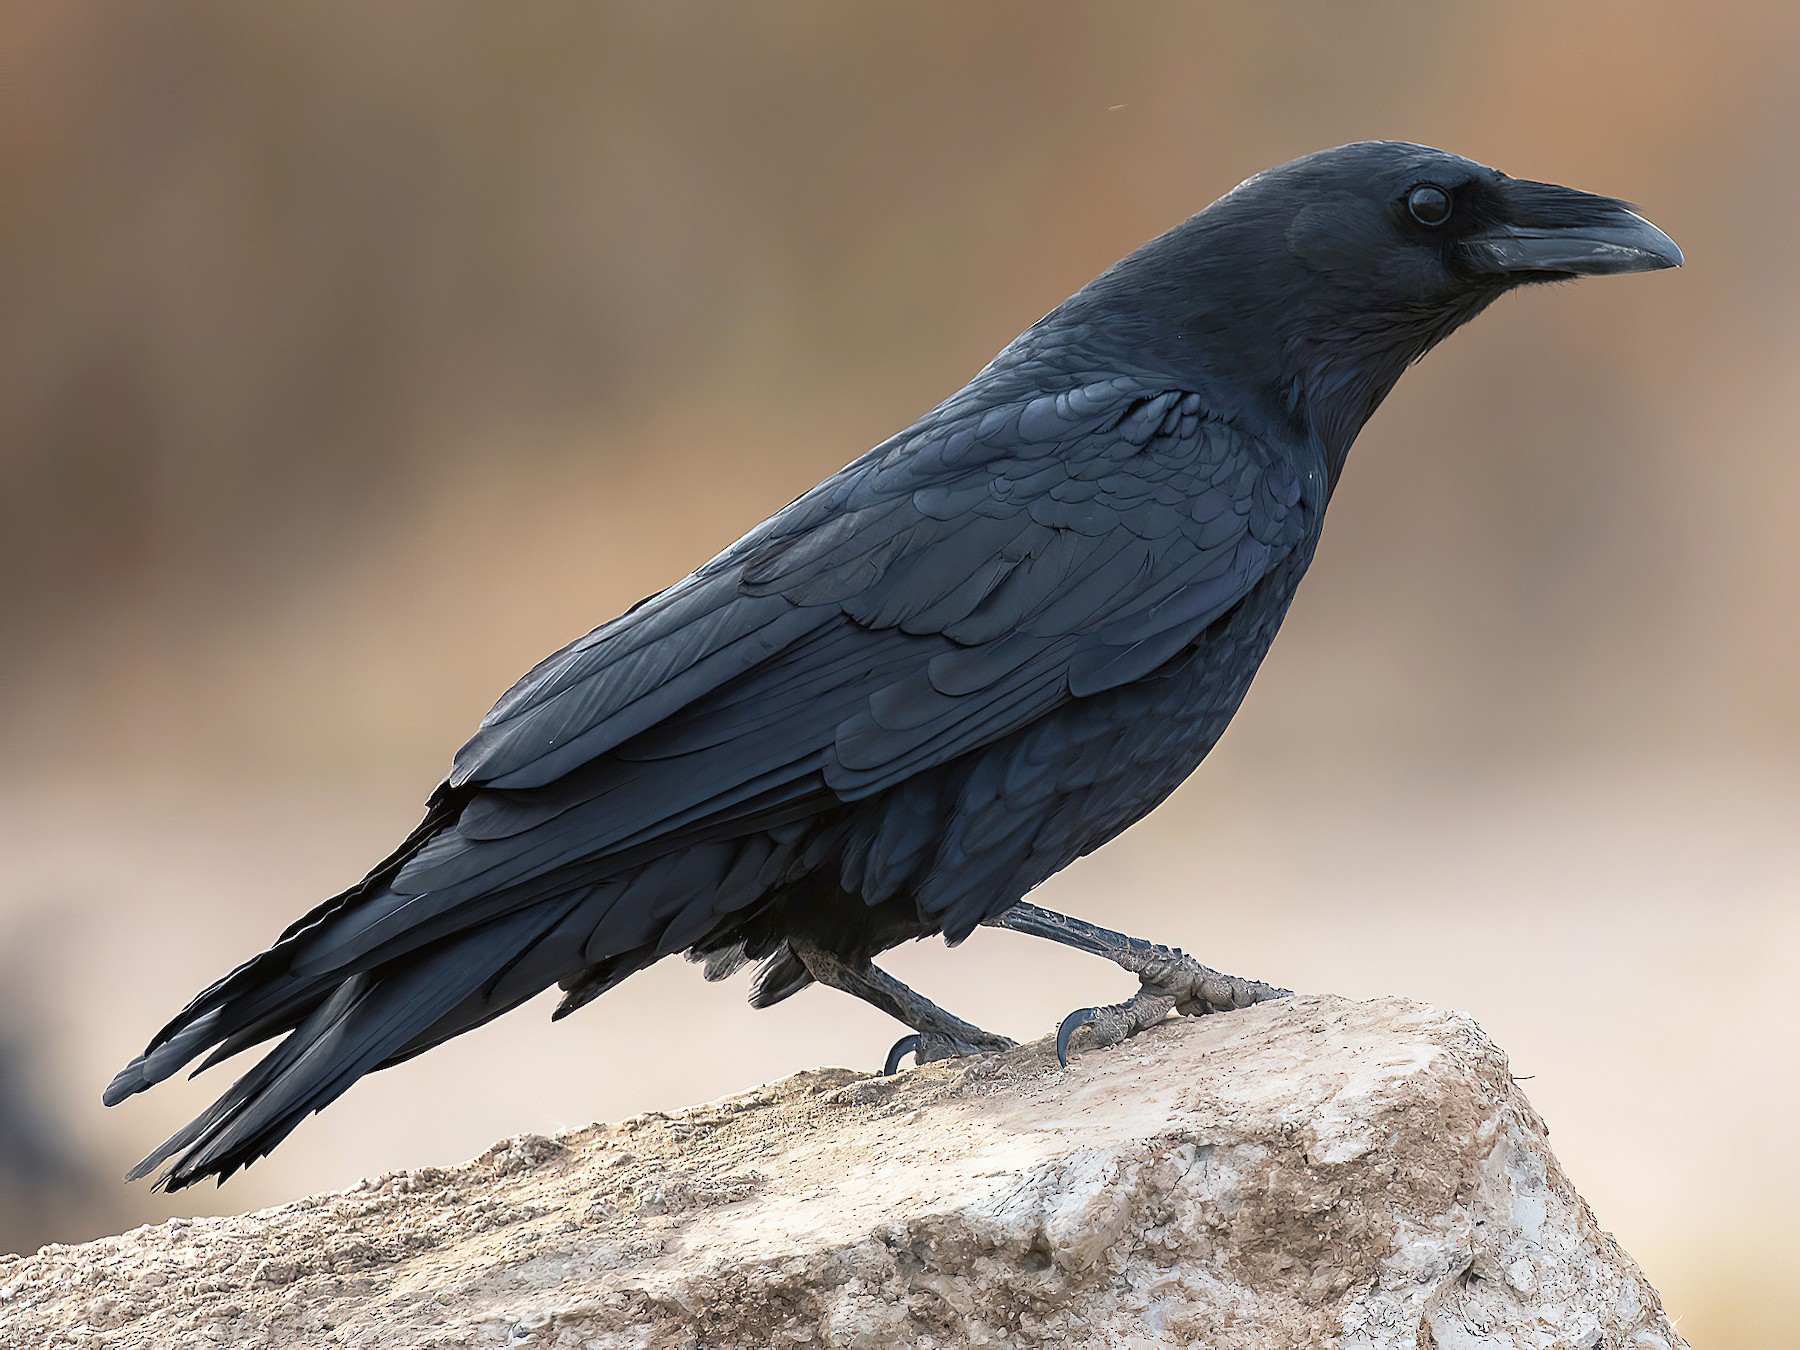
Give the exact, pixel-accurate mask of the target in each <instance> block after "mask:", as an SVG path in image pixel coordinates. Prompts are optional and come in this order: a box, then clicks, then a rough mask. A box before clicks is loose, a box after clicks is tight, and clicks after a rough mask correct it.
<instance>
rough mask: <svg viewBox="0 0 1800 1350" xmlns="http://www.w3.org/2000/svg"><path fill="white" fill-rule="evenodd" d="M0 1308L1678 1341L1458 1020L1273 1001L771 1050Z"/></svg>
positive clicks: (66, 1265) (358, 1338)
mask: <svg viewBox="0 0 1800 1350" xmlns="http://www.w3.org/2000/svg"><path fill="white" fill-rule="evenodd" d="M0 1343H4V1344H6V1345H19V1346H25V1345H30V1346H34V1347H54V1346H79V1347H83V1350H86V1347H106V1346H111V1347H124V1346H134V1347H135V1346H147V1345H153V1346H165V1345H169V1346H210V1345H226V1346H233V1347H239V1346H258V1345H268V1346H276V1345H279V1346H290V1345H333V1346H337V1345H350V1346H369V1347H382V1350H405V1348H407V1347H419V1348H420V1350H423V1348H424V1347H438V1348H446V1350H447V1348H448V1347H453V1346H513V1347H521V1346H523V1347H546V1348H548V1347H577V1346H581V1347H591V1348H593V1350H624V1348H625V1347H632V1348H633V1350H651V1348H652V1347H671V1348H673V1347H685V1348H688V1350H726V1348H727V1347H733V1348H735V1347H758V1348H760V1347H814V1348H816V1350H825V1348H826V1347H843V1348H845V1350H850V1348H852V1347H856V1348H863V1347H867V1348H868V1350H876V1348H878V1347H891V1346H913V1347H920V1348H921V1350H923V1347H952V1346H957V1347H960V1346H977V1345H992V1346H1007V1347H1016V1346H1040V1345H1054V1346H1076V1347H1093V1348H1094V1350H1099V1348H1100V1347H1105V1348H1106V1350H1120V1348H1121V1347H1151V1346H1170V1345H1198V1346H1206V1347H1218V1348H1220V1350H1224V1348H1225V1347H1239V1346H1241V1347H1255V1348H1256V1350H1267V1347H1277V1346H1296V1347H1299V1346H1306V1347H1312V1346H1320V1345H1335V1346H1341V1347H1344V1350H1376V1348H1377V1347H1382V1348H1386V1347H1395V1348H1396V1350H1398V1348H1399V1347H1404V1348H1405V1350H1417V1348H1418V1347H1427V1346H1434V1347H1438V1348H1439V1350H1477V1347H1480V1348H1481V1350H1497V1348H1498V1347H1511V1346H1531V1347H1551V1346H1556V1347H1592V1348H1593V1350H1599V1347H1607V1350H1666V1348H1669V1347H1675V1346H1679V1345H1682V1344H1683V1342H1682V1341H1681V1339H1680V1337H1679V1336H1677V1335H1676V1333H1675V1331H1674V1330H1673V1328H1672V1327H1671V1326H1670V1325H1669V1323H1668V1322H1667V1321H1666V1320H1665V1318H1664V1316H1663V1312H1662V1305H1661V1302H1660V1300H1659V1299H1658V1298H1657V1295H1656V1292H1655V1290H1653V1289H1652V1288H1651V1287H1650V1286H1649V1284H1647V1283H1646V1282H1645V1280H1644V1278H1643V1276H1642V1275H1641V1274H1640V1273H1639V1271H1638V1269H1637V1267H1636V1266H1635V1265H1634V1264H1633V1263H1632V1261H1631V1259H1630V1258H1629V1257H1628V1256H1626V1255H1625V1253H1624V1252H1622V1251H1621V1250H1620V1249H1619V1247H1618V1245H1617V1244H1616V1243H1615V1242H1614V1241H1613V1240H1612V1238H1611V1237H1609V1236H1608V1235H1607V1234H1606V1233H1605V1232H1603V1231H1602V1230H1601V1229H1600V1227H1599V1225H1598V1224H1597V1223H1596V1222H1595V1220H1594V1216H1593V1215H1592V1213H1590V1212H1589V1210H1588V1207H1587V1205H1586V1204H1585V1203H1584V1202H1583V1200H1582V1199H1581V1197H1580V1196H1579V1195H1578V1194H1576V1192H1575V1190H1574V1188H1573V1187H1572V1186H1570V1184H1569V1182H1568V1180H1567V1178H1565V1177H1564V1176H1563V1174H1562V1170H1561V1168H1560V1167H1559V1166H1558V1165H1557V1162H1556V1159H1555V1158H1554V1157H1553V1156H1552V1155H1551V1153H1550V1149H1549V1145H1548V1143H1547V1142H1546V1138H1545V1131H1544V1126H1543V1123H1542V1122H1541V1121H1540V1120H1539V1119H1538V1117H1537V1116H1536V1114H1535V1113H1534V1112H1533V1111H1532V1109H1531V1106H1530V1105H1529V1104H1528V1103H1527V1102H1526V1100H1525V1098H1524V1096H1523V1095H1522V1094H1521V1093H1520V1092H1519V1090H1518V1088H1517V1087H1516V1086H1515V1085H1514V1083H1513V1082H1512V1079H1511V1077H1510V1075H1509V1074H1508V1071H1507V1063H1506V1057H1505V1056H1504V1055H1503V1054H1501V1052H1500V1051H1499V1050H1498V1049H1496V1048H1495V1046H1494V1045H1493V1044H1492V1043H1491V1042H1490V1041H1488V1040H1487V1038H1486V1037H1485V1036H1483V1035H1482V1033H1481V1031H1480V1029H1479V1028H1478V1027H1477V1026H1476V1025H1475V1024H1474V1023H1473V1022H1471V1021H1469V1020H1468V1019H1467V1018H1465V1017H1461V1016H1458V1015H1455V1014H1451V1013H1444V1012H1438V1011H1436V1010H1434V1009H1431V1008H1426V1007H1422V1006H1420V1005H1417V1004H1412V1003H1404V1002H1399V1001H1395V1000H1380V1001H1374V1002H1368V1003H1353V1002H1349V1001H1346V1000H1341V999H1331V998H1294V999H1288V1000H1284V1001H1283V1002H1281V1003H1277V1004H1265V1005H1262V1006H1260V1007H1256V1008H1252V1009H1250V1010H1248V1011H1245V1012H1239V1013H1229V1014H1224V1015H1220V1016H1213V1017H1206V1018H1202V1019H1197V1020H1186V1021H1171V1022H1169V1023H1167V1024H1165V1025H1163V1026H1161V1027H1158V1028H1156V1029H1155V1030H1153V1031H1151V1032H1149V1033H1146V1034H1145V1035H1143V1036H1141V1037H1139V1038H1137V1039H1136V1040H1134V1041H1131V1042H1129V1043H1127V1044H1126V1045H1123V1046H1119V1047H1116V1048H1113V1049H1108V1050H1095V1049H1089V1050H1087V1051H1085V1052H1079V1053H1078V1054H1077V1057H1076V1058H1075V1060H1074V1061H1073V1063H1072V1065H1071V1067H1070V1068H1069V1070H1068V1071H1067V1072H1064V1071H1063V1070H1061V1069H1059V1068H1058V1067H1057V1064H1056V1061H1055V1058H1054V1057H1053V1056H1052V1054H1051V1053H1050V1051H1049V1049H1048V1047H1047V1045H1046V1044H1043V1043H1039V1044H1037V1045H1030V1046H1024V1047H1021V1048H1020V1049H1018V1050H1014V1051H1010V1052H1008V1053H1006V1054H1002V1055H993V1056H987V1057H984V1058H981V1059H976V1060H969V1061H962V1062H959V1063H952V1064H941V1065H931V1066H927V1067H925V1068H923V1069H917V1070H913V1071H911V1072H907V1073H904V1074H901V1075H899V1076H897V1077H895V1078H886V1079H884V1078H877V1077H870V1076H867V1075H864V1074H857V1073H851V1072H848V1071H845V1070H841V1069H826V1070H818V1071H814V1072H810V1073H802V1074H798V1075H796V1076H795V1077H793V1078H789V1079H786V1080H785V1081H783V1082H779V1083H775V1084H771V1085H769V1086H766V1087H762V1088H759V1089H757V1090H755V1091H753V1092H749V1093H746V1094H744V1095H742V1096H738V1097H733V1098H729V1099H727V1100H725V1101H721V1102H716V1103H712V1104H710V1105H706V1106H701V1107H696V1108H694V1109H693V1110H690V1111H683V1112H680V1113H678V1114H674V1115H662V1114H650V1115H646V1116H640V1117H638V1118H636V1119H634V1120H628V1121H625V1122H623V1123H622V1124H618V1125H612V1126H594V1127H592V1128H590V1129H587V1130H582V1131H578V1132H575V1133H572V1134H568V1135H563V1136H560V1137H558V1138H555V1139H546V1138H540V1137H535V1136H526V1137H523V1138H519V1139H513V1140H510V1141H508V1142H506V1143H504V1144H500V1145H498V1146H496V1147H495V1148H493V1149H490V1150H489V1151H488V1152H487V1153H486V1154H484V1155H482V1156H481V1157H480V1158H477V1159H476V1160H475V1161H473V1162H471V1163H468V1164H465V1165H463V1166H461V1167H456V1168H448V1169H439V1168H427V1169H424V1170H421V1171H417V1172H410V1173H406V1174H403V1175H396V1176H389V1177H383V1178H380V1179H379V1180H374V1181H367V1182H363V1183H362V1184H361V1185H359V1186H356V1187H353V1188H351V1189H350V1190H349V1191H346V1192H343V1193H341V1194H337V1195H327V1196H318V1197H314V1198H312V1199H307V1200H301V1201H298V1202H296V1203H294V1204H290V1205H284V1206H282V1207H280V1208H278V1209H272V1210H266V1211H264V1212H262V1213H259V1214H249V1215H244V1216H242V1217H238V1218H230V1219H207V1220H189V1221H183V1220H175V1221H173V1222H170V1223H167V1224H164V1225H162V1226H160V1227H156V1228H140V1229H137V1230H136V1231H134V1232H131V1233H126V1234H125V1235H123V1236H121V1237H116V1238H108V1239H104V1240H102V1241H99V1242H92V1243H88V1244H86V1245H84V1246H80V1247H47V1248H45V1249H44V1250H43V1251H41V1252H39V1253H38V1254H37V1255H35V1256H31V1257H27V1258H10V1259H0Z"/></svg>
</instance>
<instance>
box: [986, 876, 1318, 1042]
mask: <svg viewBox="0 0 1800 1350" xmlns="http://www.w3.org/2000/svg"><path fill="white" fill-rule="evenodd" d="M987 922H988V923H989V924H990V925H991V926H993V927H995V928H1005V929H1007V930H1009V931H1011V932H1014V933H1027V934H1030V935H1031V936H1032V937H1041V938H1049V939H1050V940H1051V941H1052V942H1060V943H1062V944H1063V945H1064V946H1065V947H1074V948H1075V949H1076V950H1078V951H1084V952H1089V953H1091V954H1093V955H1095V956H1104V957H1105V958H1106V959H1107V960H1108V961H1111V962H1113V963H1115V964H1116V965H1120V966H1123V967H1124V968H1125V969H1126V970H1129V971H1130V972H1131V973H1132V974H1133V975H1136V976H1137V977H1138V980H1139V981H1140V984H1141V987H1140V988H1139V989H1138V992H1137V993H1136V994H1135V995H1133V996H1132V997H1131V998H1129V999H1127V1000H1126V1001H1125V1002H1123V1003H1115V1004H1112V1005H1110V1006H1108V1007H1103V1008H1077V1009H1076V1010H1075V1011H1074V1012H1072V1013H1070V1014H1069V1015H1068V1016H1067V1017H1065V1018H1063V1021H1062V1025H1061V1026H1060V1027H1058V1028H1057V1029H1056V1057H1057V1059H1058V1060H1060V1061H1061V1062H1062V1063H1063V1064H1064V1065H1065V1066H1066V1065H1067V1064H1068V1062H1069V1039H1070V1037H1072V1036H1073V1035H1074V1034H1075V1032H1076V1031H1077V1030H1078V1029H1079V1028H1081V1027H1089V1028H1091V1029H1092V1034H1093V1036H1094V1039H1095V1040H1096V1041H1097V1042H1098V1043H1099V1044H1101V1045H1116V1044H1118V1043H1119V1042H1120V1041H1122V1040H1125V1039H1126V1038H1127V1037H1130V1036H1135V1035H1137V1033H1138V1032H1140V1031H1142V1030H1144V1029H1145V1028H1146V1027H1152V1026H1155V1025H1156V1024H1157V1023H1158V1022H1160V1021H1162V1020H1163V1018H1165V1017H1167V1016H1168V1015H1169V1011H1170V1009H1174V1010H1175V1011H1176V1012H1181V1013H1191V1014H1196V1015H1197V1014H1200V1013H1210V1012H1224V1011H1228V1010H1230V1009H1234V1008H1248V1007H1249V1006H1250V1005H1251V1004H1253V1003H1264V1002H1267V1001H1268V1000H1269V999H1272V998H1284V997H1286V996H1287V995H1288V994H1289V993H1290V992H1291V991H1290V990H1287V989H1277V988H1276V987H1275V986H1274V985H1271V984H1264V983H1263V982H1262V981H1261V980H1246V979H1243V978H1241V977H1239V976H1236V975H1225V974H1221V973H1220V972H1219V971H1216V970H1213V969H1212V968H1211V967H1209V966H1203V965H1201V964H1200V963H1199V962H1198V961H1196V960H1194V958H1193V957H1191V956H1187V955H1184V954H1183V953H1182V952H1180V951H1177V950H1176V949H1175V948H1173V947H1163V946H1160V945H1158V944H1156V943H1153V942H1146V941H1144V940H1143V939H1142V938H1134V937H1127V936H1126V935H1125V934H1123V933H1115V932H1113V931H1112V930H1111V929H1110V928H1101V927H1099V926H1098V925H1096V924H1091V923H1087V922H1086V921H1084V920H1082V919H1072V918H1069V917H1068V916H1067V915H1065V914H1057V913H1055V912H1054V911H1052V910H1048V909H1040V908H1038V907H1037V906H1036V905H1028V904H1026V903H1024V902H1023V901H1020V902H1019V903H1018V904H1016V905H1014V906H1013V907H1012V908H1011V909H1009V910H1007V911H1006V912H1005V913H1003V914H998V915H995V916H994V917H993V918H991V919H989V920H988V921H987Z"/></svg>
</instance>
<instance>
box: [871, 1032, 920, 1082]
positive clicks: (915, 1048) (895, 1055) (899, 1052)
mask: <svg viewBox="0 0 1800 1350" xmlns="http://www.w3.org/2000/svg"><path fill="white" fill-rule="evenodd" d="M921 1046H922V1042H921V1041H920V1040H919V1038H918V1037H917V1036H902V1037H901V1038H900V1039H899V1040H897V1041H895V1042H894V1048H893V1049H892V1050H890V1051H888V1053H887V1063H885V1064H883V1065H882V1066H881V1072H882V1074H883V1075H884V1076H891V1075H893V1074H896V1073H899V1072H900V1061H901V1060H903V1059H905V1058H906V1057H907V1056H908V1055H915V1056H918V1055H922V1053H923V1051H922V1049H921ZM915 1062H923V1061H922V1060H916V1061H915Z"/></svg>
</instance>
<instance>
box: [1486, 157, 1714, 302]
mask: <svg viewBox="0 0 1800 1350" xmlns="http://www.w3.org/2000/svg"><path fill="white" fill-rule="evenodd" d="M1505 196H1506V201H1507V207H1508V210H1507V217H1508V218H1507V219H1506V220H1504V221H1497V222H1495V223H1493V224H1491V225H1487V226H1484V227H1483V228H1482V229H1480V230H1478V231H1476V232H1475V233H1473V234H1471V235H1469V236H1467V237H1466V238H1465V239H1464V240H1463V241H1462V246H1461V251H1462V259H1463V264H1464V266H1465V267H1467V268H1468V270H1469V271H1471V272H1474V273H1477V274H1480V275H1485V276H1494V277H1504V278H1506V279H1507V280H1509V281H1539V280H1543V281H1548V280H1553V279H1555V278H1558V277H1597V276H1610V275H1612V274H1613V273H1615V272H1656V271H1660V270H1661V269H1662V268H1665V267H1680V266H1681V262H1682V258H1681V250H1680V249H1679V248H1677V247H1676V245H1675V241H1674V240H1673V239H1671V238H1669V236H1668V235H1666V234H1664V233H1663V232H1662V231H1661V230H1659V229H1657V228H1656V226H1654V225H1652V224H1651V223H1650V222H1649V221H1647V220H1645V219H1644V218H1643V217H1642V216H1640V215H1638V214H1637V212H1635V211H1632V210H1630V209H1629V208H1628V207H1626V206H1625V205H1624V204H1623V203H1622V202H1617V201H1614V200H1613V199H1612V198H1610V197H1596V196H1594V195H1592V194H1591V193H1587V192H1577V191H1575V190H1574V189H1573V188H1565V187H1556V186H1555V185H1553V184H1550V183H1530V182H1524V181H1521V180H1517V179H1515V180H1513V181H1511V182H1509V183H1508V184H1507V188H1506V192H1505Z"/></svg>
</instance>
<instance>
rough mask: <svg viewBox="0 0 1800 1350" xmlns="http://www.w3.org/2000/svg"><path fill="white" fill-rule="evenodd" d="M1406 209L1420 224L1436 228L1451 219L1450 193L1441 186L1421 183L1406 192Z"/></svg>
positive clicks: (1428, 227)
mask: <svg viewBox="0 0 1800 1350" xmlns="http://www.w3.org/2000/svg"><path fill="white" fill-rule="evenodd" d="M1406 209H1407V210H1408V211H1409V212H1410V213H1411V214H1412V218H1413V219H1414V220H1416V221H1418V222H1419V224H1421V225H1423V226H1425V227H1426V228H1427V229H1433V230H1435V229H1436V228H1437V227H1438V226H1439V225H1442V224H1443V223H1444V222H1445V221H1446V220H1448V219H1450V194H1449V193H1448V192H1445V191H1444V189H1442V188H1441V187H1436V186H1434V185H1432V184H1430V183H1421V184H1419V186H1418V187H1416V188H1414V189H1413V190H1412V191H1411V192H1409V193H1407V194H1406Z"/></svg>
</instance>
